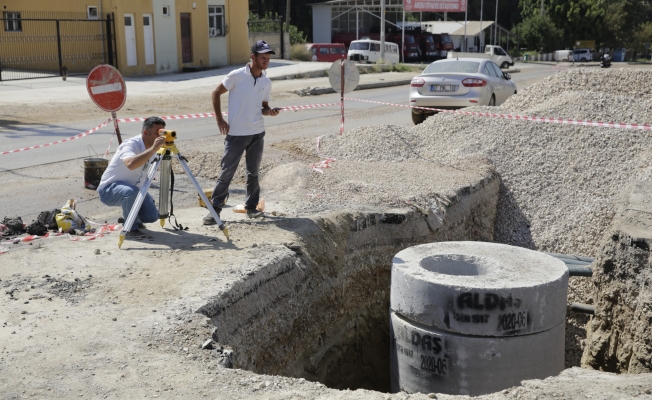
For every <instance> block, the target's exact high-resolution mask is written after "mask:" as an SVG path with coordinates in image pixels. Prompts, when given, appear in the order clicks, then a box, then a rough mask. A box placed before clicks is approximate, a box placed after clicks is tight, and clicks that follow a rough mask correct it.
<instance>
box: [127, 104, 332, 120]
mask: <svg viewBox="0 0 652 400" xmlns="http://www.w3.org/2000/svg"><path fill="white" fill-rule="evenodd" d="M339 104H340V103H325V104H307V105H304V106H287V107H282V108H281V111H299V110H310V109H313V108H321V107H330V106H336V105H339ZM222 114H223V115H227V114H228V113H225V112H223V113H222ZM214 116H215V113H202V114H183V115H166V116H164V117H161V118H162V119H165V120H175V119H194V118H211V117H214ZM145 119H146V118H142V117H139V118H120V119H118V122H142V121H145Z"/></svg>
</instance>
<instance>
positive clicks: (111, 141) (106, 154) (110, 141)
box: [104, 131, 115, 158]
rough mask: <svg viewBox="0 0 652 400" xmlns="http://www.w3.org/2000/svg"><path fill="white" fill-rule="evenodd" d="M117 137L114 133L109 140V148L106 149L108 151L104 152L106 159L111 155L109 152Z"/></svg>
mask: <svg viewBox="0 0 652 400" xmlns="http://www.w3.org/2000/svg"><path fill="white" fill-rule="evenodd" d="M114 137H115V131H113V135H111V140H109V147H107V148H106V151H105V152H104V158H106V156H108V155H109V150H111V145H112V144H113V138H114Z"/></svg>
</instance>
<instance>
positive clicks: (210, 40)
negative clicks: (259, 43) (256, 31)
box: [0, 0, 250, 76]
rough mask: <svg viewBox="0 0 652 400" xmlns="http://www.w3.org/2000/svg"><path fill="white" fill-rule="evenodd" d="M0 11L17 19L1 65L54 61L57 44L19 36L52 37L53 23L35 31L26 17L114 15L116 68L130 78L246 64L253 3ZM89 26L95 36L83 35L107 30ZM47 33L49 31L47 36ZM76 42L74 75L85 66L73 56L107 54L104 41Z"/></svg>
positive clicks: (163, 1)
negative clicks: (24, 41) (25, 41)
mask: <svg viewBox="0 0 652 400" xmlns="http://www.w3.org/2000/svg"><path fill="white" fill-rule="evenodd" d="M0 9H2V11H3V18H8V17H11V18H16V19H15V20H11V21H7V20H5V26H4V30H3V31H2V32H0V41H3V45H4V47H3V48H2V53H3V54H0V61H1V58H2V57H8V56H11V57H12V60H14V61H16V60H18V61H20V57H21V56H22V55H25V54H26V53H37V54H35V55H31V56H32V59H33V57H41V58H43V59H44V60H50V61H51V58H53V57H55V55H54V54H51V53H52V52H56V49H54V50H53V47H52V46H50V47H47V48H46V46H45V45H43V46H40V47H39V46H28V47H25V46H21V45H20V43H21V38H20V37H21V36H23V37H25V36H32V38H36V37H38V36H42V35H47V36H49V37H52V35H55V34H54V33H53V32H50V31H51V30H53V29H54V24H50V25H52V26H50V25H47V29H46V28H41V31H39V32H38V33H36V32H34V30H33V29H31V28H30V27H31V25H30V24H31V23H32V22H31V21H28V20H27V19H26V18H28V17H25V16H29V18H35V17H34V15H38V17H36V18H53V19H54V18H62V16H63V15H64V13H68V14H66V16H67V18H70V17H69V15H73V14H71V13H76V14H74V15H76V16H78V17H79V18H84V17H86V18H87V19H97V18H100V19H103V18H105V15H106V14H107V13H108V14H110V15H112V17H113V18H114V19H115V21H114V26H115V28H114V29H115V31H114V33H115V37H116V40H115V46H116V49H115V50H116V51H115V52H116V56H117V60H116V61H115V64H116V67H117V68H118V69H119V70H120V71H121V72H122V74H123V75H125V76H137V75H153V74H161V73H169V72H178V71H182V70H184V69H186V70H193V69H199V68H209V67H217V66H221V65H228V64H235V63H243V62H246V61H247V60H248V59H249V53H250V51H249V44H248V29H247V19H248V14H249V5H248V2H247V1H243V0H147V1H138V0H84V1H82V0H66V1H52V0H32V1H24V0H0ZM21 13H22V15H23V16H21ZM18 18H24V19H26V20H25V21H24V22H23V23H22V24H19V23H18V22H16V21H18ZM9 23H13V24H14V25H8V24H9ZM62 23H63V22H62ZM90 25H92V26H93V28H84V29H87V30H92V32H86V33H84V34H83V36H84V37H97V36H98V35H102V33H103V31H105V28H104V27H103V26H102V25H103V24H100V23H94V24H90V23H89V26H90ZM43 29H46V30H47V32H46V33H44V31H43ZM78 36H79V34H78ZM3 39H4V40H3ZM73 40H77V41H76V44H73V45H72V46H73V48H67V49H65V50H66V52H67V53H69V52H73V53H75V52H76V53H78V57H70V56H69V57H68V62H67V64H70V66H68V65H66V67H67V68H68V69H69V70H70V71H72V68H82V67H81V63H80V65H79V66H75V65H73V64H75V63H74V61H70V58H72V59H75V58H80V59H83V58H84V55H88V54H91V53H93V54H96V53H98V52H102V51H106V49H105V47H106V44H105V43H102V42H101V41H98V40H95V41H94V42H91V41H90V40H86V41H84V40H82V39H73ZM31 42H32V43H34V42H35V40H33V39H32V40H31ZM6 43H10V44H6ZM12 43H14V45H13V46H12ZM67 46H70V44H69V43H68V44H67ZM86 58H88V57H86ZM5 64H6V63H5ZM17 65H18V64H17ZM34 65H36V64H34ZM19 67H20V66H18V68H19Z"/></svg>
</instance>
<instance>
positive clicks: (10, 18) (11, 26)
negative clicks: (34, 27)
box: [3, 11, 23, 32]
mask: <svg viewBox="0 0 652 400" xmlns="http://www.w3.org/2000/svg"><path fill="white" fill-rule="evenodd" d="M3 15H4V17H5V18H6V19H5V31H7V32H22V31H23V24H22V23H21V21H20V13H19V12H8V11H5V12H4V14H3Z"/></svg>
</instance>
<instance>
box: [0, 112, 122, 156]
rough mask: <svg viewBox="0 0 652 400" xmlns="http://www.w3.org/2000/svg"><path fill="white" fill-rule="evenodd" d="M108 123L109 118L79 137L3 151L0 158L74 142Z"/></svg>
mask: <svg viewBox="0 0 652 400" xmlns="http://www.w3.org/2000/svg"><path fill="white" fill-rule="evenodd" d="M109 122H111V118H109V119H107V120H106V121H104V122H102V123H101V124H99V125H98V126H96V127H95V128H93V129H89V130H87V131H86V132H82V133H80V134H79V135H75V136H72V137H69V138H66V139H61V140H57V141H56V142H52V143H46V144H39V145H36V146H31V147H24V148H22V149H16V150H10V151H3V152H0V156H3V155H5V154H11V153H18V152H19V151H25V150H32V149H38V148H41V147H47V146H52V145H55V144H59V143H64V142H69V141H71V140H75V139H80V138H83V137H84V136H88V135H90V134H91V133H93V132H97V131H98V130H100V129H102V128H104V127H105V126H106V124H108V123H109Z"/></svg>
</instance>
